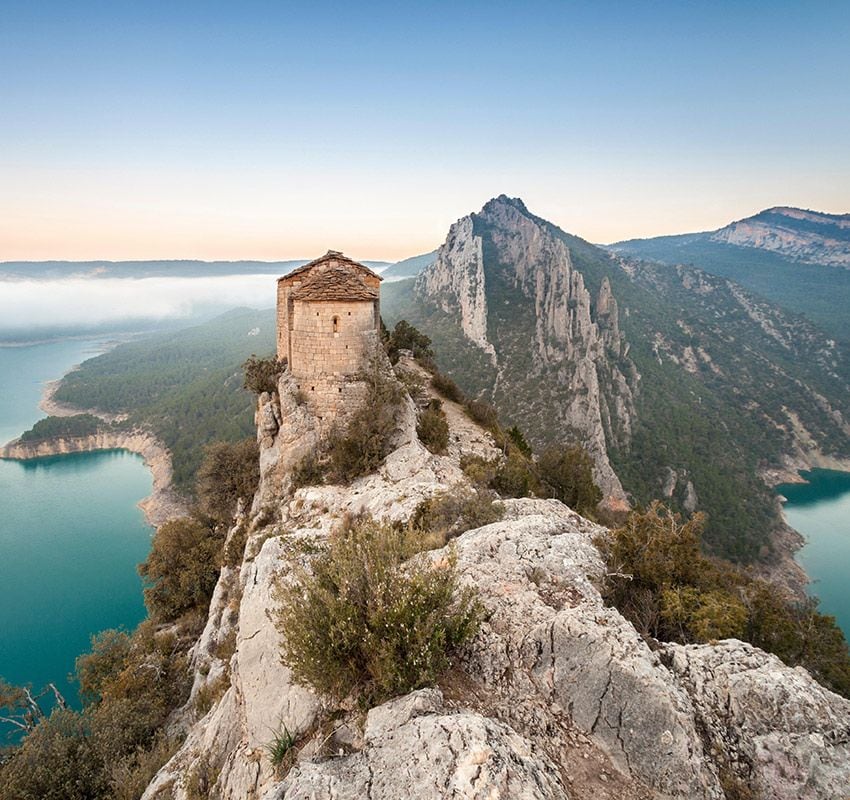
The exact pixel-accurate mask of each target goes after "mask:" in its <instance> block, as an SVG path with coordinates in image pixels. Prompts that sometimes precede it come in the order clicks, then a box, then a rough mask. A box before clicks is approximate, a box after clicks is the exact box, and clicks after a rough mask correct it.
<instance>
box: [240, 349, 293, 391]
mask: <svg viewBox="0 0 850 800" xmlns="http://www.w3.org/2000/svg"><path fill="white" fill-rule="evenodd" d="M284 369H286V359H282V360H281V359H278V358H277V357H276V356H269V357H268V358H258V357H257V356H255V355H252V356H249V357H248V360H247V361H246V362H245V363H244V364H243V365H242V371H243V372H244V375H245V378H244V380H243V383H242V385H243V386H244V387H245V388H246V389H248V390H250V391H252V392H254V393H255V394H262V393H263V392H269V393H270V394H271V392H276V391H277V381H278V378H279V377H280V375H281V373H282V372H283V371H284Z"/></svg>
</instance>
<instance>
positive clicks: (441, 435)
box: [416, 400, 449, 455]
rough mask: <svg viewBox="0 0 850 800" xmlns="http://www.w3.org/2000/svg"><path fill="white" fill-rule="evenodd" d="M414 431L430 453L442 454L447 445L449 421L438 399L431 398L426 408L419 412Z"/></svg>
mask: <svg viewBox="0 0 850 800" xmlns="http://www.w3.org/2000/svg"><path fill="white" fill-rule="evenodd" d="M416 433H417V435H418V436H419V440H420V441H421V442H422V444H424V445H425V447H427V448H428V449H429V450H430V451H431V452H432V453H436V454H437V455H442V454H443V453H445V452H446V448H448V446H449V423H448V421H447V420H446V413H445V411H443V404H442V403H441V402H440V401H439V400H431V402H430V403H429V404H428V408H426V409H425V410H424V411H422V412H421V413H420V414H419V421H418V422H417V423H416Z"/></svg>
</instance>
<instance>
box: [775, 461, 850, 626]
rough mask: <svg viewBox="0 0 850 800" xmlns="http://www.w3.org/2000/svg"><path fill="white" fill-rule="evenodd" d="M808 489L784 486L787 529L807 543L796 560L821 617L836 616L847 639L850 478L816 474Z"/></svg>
mask: <svg viewBox="0 0 850 800" xmlns="http://www.w3.org/2000/svg"><path fill="white" fill-rule="evenodd" d="M801 474H802V476H803V477H804V478H805V479H806V480H807V481H808V483H784V484H782V485H780V486H777V487H776V488H777V491H778V492H779V493H780V494H781V495H783V496H784V497H787V498H788V502H787V503H785V506H784V508H785V517H786V519H787V520H788V524H789V525H790V526H791V527H792V528H795V529H796V530H798V531H799V532H800V533H802V534H803V536H805V537H806V544H805V546H804V547H803V549H802V550H800V552H799V553H798V554H797V560H798V561H799V562H800V564H802V566H803V569H805V570H806V572H807V573H808V574H809V577H810V578H811V579H812V585H811V587H810V591H811V593H812V594H814V595H817V596H818V597H819V598H820V600H821V605H820V607H821V611H823V612H824V613H825V614H831V615H832V616H834V617H835V618H836V619H837V621H838V624H839V625H840V626H841V629H842V630H843V631H844V635H845V636H846V637H847V638H848V639H850V472H834V471H832V470H824V469H816V470H812V471H811V472H804V473H801Z"/></svg>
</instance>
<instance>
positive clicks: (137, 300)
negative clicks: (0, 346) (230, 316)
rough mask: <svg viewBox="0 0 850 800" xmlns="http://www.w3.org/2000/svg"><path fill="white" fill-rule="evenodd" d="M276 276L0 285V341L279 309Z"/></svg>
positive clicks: (11, 282) (73, 280) (66, 280)
mask: <svg viewBox="0 0 850 800" xmlns="http://www.w3.org/2000/svg"><path fill="white" fill-rule="evenodd" d="M276 277H277V276H276V275H225V276H212V277H198V278H189V277H180V278H163V277H149V278H96V277H68V278H60V279H56V280H32V279H23V280H5V281H0V339H3V338H7V339H8V338H27V339H30V340H35V339H38V338H39V337H44V336H48V335H51V334H57V333H69V332H84V331H96V330H103V329H108V328H110V327H121V328H124V327H126V326H127V325H128V324H133V323H146V322H147V323H150V322H152V321H153V322H161V321H167V320H181V319H191V318H193V317H202V316H206V315H211V314H215V313H219V312H222V311H226V310H228V309H231V308H233V307H235V306H251V307H254V308H267V307H269V306H270V305H273V303H274V297H275V279H276Z"/></svg>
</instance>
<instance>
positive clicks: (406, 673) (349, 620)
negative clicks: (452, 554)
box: [276, 520, 479, 704]
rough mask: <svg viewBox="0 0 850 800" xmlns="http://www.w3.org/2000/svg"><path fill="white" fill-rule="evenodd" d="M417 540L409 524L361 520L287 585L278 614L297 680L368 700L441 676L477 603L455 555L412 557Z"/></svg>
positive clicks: (470, 627)
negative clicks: (460, 580)
mask: <svg viewBox="0 0 850 800" xmlns="http://www.w3.org/2000/svg"><path fill="white" fill-rule="evenodd" d="M416 546H417V545H416V540H415V536H414V535H413V534H412V533H410V532H399V531H396V530H394V529H393V528H391V527H388V526H384V525H379V524H377V523H375V522H374V521H371V520H363V521H359V522H357V523H355V524H354V526H353V527H352V528H351V529H350V530H348V531H343V532H341V533H339V534H337V535H336V536H334V537H332V538H331V540H330V542H329V546H328V549H327V550H326V551H325V552H323V553H322V554H320V555H318V556H316V557H315V558H314V559H313V562H312V565H311V571H310V572H307V571H306V570H299V571H296V572H295V574H294V576H293V580H292V581H291V582H289V583H286V584H283V585H281V586H280V587H279V589H278V600H279V602H280V610H279V611H278V613H277V615H276V622H277V626H278V628H279V630H280V632H281V634H282V636H283V640H284V657H285V660H286V661H287V663H288V664H289V666H290V667H291V668H292V671H293V674H294V675H295V678H296V679H297V680H299V681H301V682H303V683H306V684H309V685H310V686H312V687H314V688H315V689H316V690H317V691H319V692H321V693H322V694H326V695H330V696H331V697H334V698H336V699H343V698H345V697H348V696H352V695H357V696H359V698H360V700H361V702H362V703H363V704H370V703H376V702H380V701H381V700H383V699H386V698H388V697H392V696H394V695H398V694H404V693H406V692H409V691H412V690H413V689H417V688H419V687H422V686H427V685H430V684H433V682H434V681H435V680H436V679H437V677H438V676H439V675H440V673H441V672H442V671H443V670H444V669H446V667H447V666H448V665H449V662H450V659H451V657H452V654H453V652H454V651H455V650H456V648H457V647H458V646H459V645H460V644H462V643H463V642H464V641H466V640H467V639H468V638H469V637H470V636H471V635H472V634H473V633H474V631H475V629H476V626H477V622H478V618H479V607H478V604H477V602H476V600H475V599H474V598H473V596H472V594H471V593H470V592H469V591H461V590H460V589H459V588H458V586H457V577H456V574H455V567H454V562H453V561H452V560H449V561H447V562H444V563H442V564H435V563H432V562H431V561H430V560H428V559H426V558H422V559H421V560H417V559H413V560H410V561H408V559H409V558H410V556H411V555H412V553H413V552H414V551H415V549H416Z"/></svg>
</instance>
